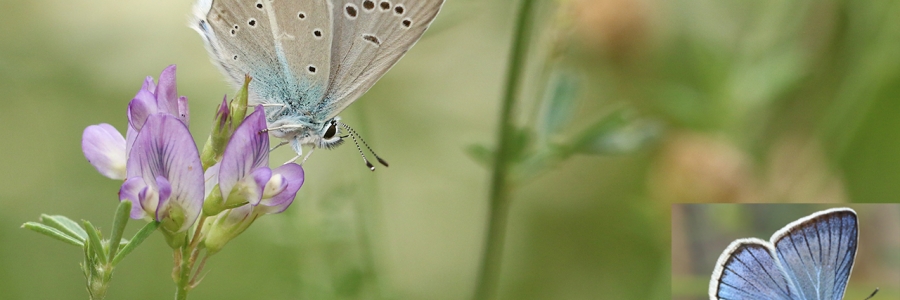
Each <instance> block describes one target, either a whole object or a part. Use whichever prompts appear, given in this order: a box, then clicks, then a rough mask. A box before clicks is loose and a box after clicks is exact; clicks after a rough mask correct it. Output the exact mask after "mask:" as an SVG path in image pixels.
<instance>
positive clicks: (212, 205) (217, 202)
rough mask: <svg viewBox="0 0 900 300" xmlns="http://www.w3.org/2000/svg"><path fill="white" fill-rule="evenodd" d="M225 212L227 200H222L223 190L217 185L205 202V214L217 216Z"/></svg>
mask: <svg viewBox="0 0 900 300" xmlns="http://www.w3.org/2000/svg"><path fill="white" fill-rule="evenodd" d="M223 210H225V199H224V198H222V189H220V188H219V185H218V184H217V185H216V186H214V187H213V188H212V190H211V191H210V192H209V196H207V197H206V199H204V200H203V214H204V215H207V216H215V215H218V214H219V213H220V212H222V211H223Z"/></svg>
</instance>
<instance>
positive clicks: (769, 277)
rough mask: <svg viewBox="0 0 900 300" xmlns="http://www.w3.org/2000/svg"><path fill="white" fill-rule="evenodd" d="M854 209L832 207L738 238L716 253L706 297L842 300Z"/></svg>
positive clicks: (852, 251) (853, 242)
mask: <svg viewBox="0 0 900 300" xmlns="http://www.w3.org/2000/svg"><path fill="white" fill-rule="evenodd" d="M858 235H859V229H858V221H857V218H856V212H855V211H853V210H852V209H850V208H833V209H828V210H823V211H819V212H816V213H814V214H812V215H809V216H806V217H803V218H801V219H799V220H796V221H794V222H791V223H790V224H788V225H787V226H785V227H783V228H781V229H780V230H778V231H777V232H775V234H773V235H772V237H771V239H770V240H769V241H768V242H767V241H763V240H761V239H757V238H744V239H738V240H736V241H734V242H732V243H731V245H729V246H728V248H726V249H725V251H724V252H722V255H721V256H719V260H718V262H717V263H716V267H715V270H714V271H713V274H712V279H711V280H710V282H709V298H710V299H841V298H843V296H844V290H845V289H846V288H847V281H848V280H849V279H850V270H851V269H853V261H854V259H855V258H856V246H857V237H858Z"/></svg>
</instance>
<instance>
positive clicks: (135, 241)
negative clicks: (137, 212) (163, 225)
mask: <svg viewBox="0 0 900 300" xmlns="http://www.w3.org/2000/svg"><path fill="white" fill-rule="evenodd" d="M157 227H159V222H155V221H154V222H150V223H147V225H144V227H143V228H141V230H138V232H137V233H135V234H134V237H132V238H131V241H128V242H126V243H125V246H124V247H122V249H121V250H119V252H118V253H116V256H115V257H114V258H113V260H112V265H113V266H115V265H116V264H118V263H119V262H120V261H122V259H123V258H125V256H126V255H128V254H129V253H131V251H134V248H137V246H140V245H141V243H143V242H144V240H146V239H147V237H149V236H150V234H152V233H153V231H156V228H157ZM123 242H124V241H123Z"/></svg>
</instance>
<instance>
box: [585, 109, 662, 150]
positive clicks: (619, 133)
mask: <svg viewBox="0 0 900 300" xmlns="http://www.w3.org/2000/svg"><path fill="white" fill-rule="evenodd" d="M629 115H630V113H629V112H627V111H626V110H619V111H617V112H615V113H613V114H611V115H609V116H607V117H606V118H604V119H603V120H600V121H599V122H597V123H595V124H594V126H591V127H590V128H588V129H587V130H585V131H584V132H583V133H582V134H581V135H579V138H578V139H577V140H576V142H575V143H574V144H573V146H574V150H575V151H576V152H579V153H585V154H601V155H602V154H621V153H628V152H632V151H635V150H638V149H640V148H641V147H643V146H645V145H647V144H649V143H650V142H652V141H655V140H656V139H657V138H658V137H659V135H660V133H661V132H662V126H661V125H660V124H659V123H657V122H652V121H646V120H632V119H633V118H632V117H630V116H629Z"/></svg>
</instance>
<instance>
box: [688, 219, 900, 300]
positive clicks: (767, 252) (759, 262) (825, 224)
mask: <svg viewBox="0 0 900 300" xmlns="http://www.w3.org/2000/svg"><path fill="white" fill-rule="evenodd" d="M873 295H874V296H873ZM868 297H872V299H900V204H828V205H825V204H676V205H673V206H672V299H683V300H687V299H860V300H862V299H868Z"/></svg>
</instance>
